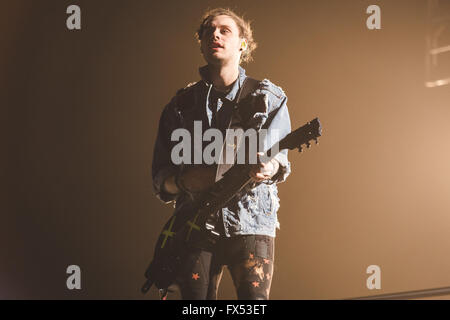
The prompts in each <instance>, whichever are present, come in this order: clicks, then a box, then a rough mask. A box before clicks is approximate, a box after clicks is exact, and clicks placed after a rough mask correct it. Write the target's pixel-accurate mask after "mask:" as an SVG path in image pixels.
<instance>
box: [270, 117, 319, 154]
mask: <svg viewBox="0 0 450 320" xmlns="http://www.w3.org/2000/svg"><path fill="white" fill-rule="evenodd" d="M321 135H322V125H321V124H320V121H319V118H315V119H313V120H311V121H309V122H308V123H306V124H305V125H304V126H302V127H300V128H298V129H297V130H295V131H292V132H291V133H289V134H288V135H287V136H286V137H284V138H283V139H282V140H281V141H280V143H279V149H280V150H282V149H289V150H294V149H298V151H299V152H302V151H303V145H304V144H305V145H306V147H307V148H309V147H310V146H311V141H313V140H314V141H315V142H316V144H318V143H319V142H318V138H319V137H320V136H321Z"/></svg>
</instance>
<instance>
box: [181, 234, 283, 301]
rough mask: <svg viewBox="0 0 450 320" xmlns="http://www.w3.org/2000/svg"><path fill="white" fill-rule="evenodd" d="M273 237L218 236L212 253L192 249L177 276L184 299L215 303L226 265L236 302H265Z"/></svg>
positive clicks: (271, 265) (271, 261)
mask: <svg viewBox="0 0 450 320" xmlns="http://www.w3.org/2000/svg"><path fill="white" fill-rule="evenodd" d="M274 240H275V239H274V238H273V237H269V236H265V235H242V236H236V237H231V238H226V237H222V238H221V239H220V240H218V241H217V243H216V244H215V245H214V247H213V248H212V250H205V249H200V248H192V250H190V252H189V254H188V258H187V260H186V261H187V263H186V265H185V267H184V268H183V270H182V271H181V272H180V274H179V275H178V277H177V284H178V286H179V288H180V292H181V296H182V299H184V300H217V291H218V288H219V283H220V280H221V278H222V273H223V268H224V266H225V265H226V266H228V269H229V270H230V274H231V277H232V279H233V283H234V286H235V288H236V292H237V297H238V299H239V300H268V299H269V293H270V286H271V283H272V275H273V265H274V243H275V242H274Z"/></svg>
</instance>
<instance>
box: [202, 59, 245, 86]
mask: <svg viewBox="0 0 450 320" xmlns="http://www.w3.org/2000/svg"><path fill="white" fill-rule="evenodd" d="M208 70H209V76H210V77H211V81H212V83H213V85H214V88H215V89H216V90H217V91H223V92H225V91H227V90H228V89H230V87H231V86H232V85H233V83H234V82H235V81H236V79H237V78H238V77H239V65H234V64H229V65H212V64H210V65H209V67H208Z"/></svg>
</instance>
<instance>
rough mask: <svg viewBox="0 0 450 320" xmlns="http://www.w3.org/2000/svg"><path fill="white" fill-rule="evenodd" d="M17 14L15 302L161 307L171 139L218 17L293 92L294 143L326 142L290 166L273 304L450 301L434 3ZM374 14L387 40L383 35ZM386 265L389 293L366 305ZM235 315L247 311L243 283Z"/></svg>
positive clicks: (11, 240) (8, 252) (10, 152)
mask: <svg viewBox="0 0 450 320" xmlns="http://www.w3.org/2000/svg"><path fill="white" fill-rule="evenodd" d="M0 3H1V6H0V12H1V13H0V15H1V17H0V26H1V28H0V30H1V31H0V36H1V39H0V43H1V46H2V48H1V50H0V55H1V56H0V58H1V59H0V63H1V64H0V68H1V69H0V70H1V78H0V81H1V89H0V90H1V92H2V93H1V101H2V102H1V105H2V109H1V119H2V125H1V136H2V149H3V151H4V156H2V157H1V158H2V160H1V161H2V171H1V175H2V176H1V181H2V182H3V183H2V184H3V187H4V192H2V201H1V202H2V209H1V210H2V211H1V223H0V226H1V227H0V228H1V229H0V231H1V232H0V243H1V248H0V249H1V250H0V261H1V262H0V298H3V299H17V298H20V299H141V298H151V299H156V298H157V293H156V290H155V289H152V291H151V292H150V294H149V295H147V296H145V297H143V296H142V295H141V294H140V292H139V289H140V286H141V285H142V283H143V280H144V278H143V272H144V270H145V268H146V267H147V264H148V262H149V260H150V258H151V255H152V252H153V246H154V243H155V241H156V238H157V236H158V233H159V231H160V228H161V227H162V225H163V223H164V222H165V221H166V220H167V219H168V217H169V215H170V213H171V208H170V206H165V205H163V204H162V203H160V202H159V201H158V200H157V199H156V197H154V195H153V194H152V188H151V176H150V167H151V160H152V152H153V144H154V140H155V135H156V128H157V124H158V120H159V115H160V112H161V110H162V108H163V107H164V105H165V104H166V103H167V102H168V101H169V99H170V98H171V96H172V95H173V94H174V93H175V91H176V90H177V89H178V88H180V87H183V86H185V85H186V84H187V83H188V82H192V81H195V80H197V79H198V73H197V68H198V67H199V66H201V65H202V64H203V60H202V58H201V56H200V51H199V48H198V45H197V43H196V42H195V40H194V37H193V35H194V31H195V30H196V27H197V24H198V22H199V18H200V15H201V13H202V12H203V11H204V10H205V9H206V8H207V7H216V6H230V7H231V8H234V9H236V10H237V11H238V12H240V13H245V14H246V16H247V17H248V18H249V19H251V20H253V27H254V35H255V38H256V40H257V41H258V42H259V48H258V49H257V50H256V52H255V55H254V56H255V61H254V62H253V63H251V64H249V65H248V66H246V69H247V72H248V74H250V75H251V76H253V77H256V78H265V77H267V78H269V79H271V80H272V81H273V82H275V83H277V84H278V85H280V86H281V87H282V88H283V89H284V90H285V91H286V93H287V95H288V97H289V101H288V106H289V108H290V113H291V119H292V126H293V127H298V126H300V125H302V124H303V123H305V122H306V121H309V120H311V119H313V118H314V117H316V116H318V117H320V119H321V121H322V124H323V128H324V130H323V137H322V139H321V143H320V145H319V146H314V147H313V148H312V149H310V150H308V152H306V153H304V154H298V153H297V152H290V153H289V156H290V160H291V162H292V167H293V172H292V174H291V176H290V177H289V178H288V181H287V182H286V183H284V184H281V185H280V197H281V201H282V202H281V208H280V212H279V219H280V222H281V230H280V231H279V232H278V236H277V245H276V259H277V260H276V268H275V275H274V279H273V285H272V293H271V298H272V299H336V298H338V299H339V298H348V297H355V296H366V295H372V294H382V293H392V292H399V291H407V290H417V289H425V288H434V287H443V286H450V274H449V273H448V270H449V269H450V258H449V255H448V252H449V250H450V239H449V236H448V234H449V232H448V230H449V228H450V217H449V214H450V196H449V195H450V192H449V191H450V169H449V163H450V148H449V147H450V126H449V124H450V123H449V116H450V103H449V98H450V94H449V88H450V87H449V86H447V87H441V88H434V89H427V88H425V86H424V81H425V64H424V62H425V36H426V1H425V0H395V1H394V0H390V1H387V0H386V1H382V0H377V1H366V0H352V1H350V0H345V1H344V0H330V1H324V0H321V1H312V0H311V1H298V0H295V1H255V0H252V1H209V0H208V1H198V0H197V1H144V0H132V1H125V0H124V1H111V0H109V1H106V0H96V1H82V0H77V1H75V0H73V1H66V0H58V1H56V0H55V1H49V0H46V1H25V0H21V1H16V0H15V1H12V0H10V1H1V2H0ZM70 4H78V5H79V6H80V7H81V12H82V30H81V31H69V30H67V28H66V17H67V14H66V13H65V12H66V8H67V6H68V5H70ZM370 4H378V5H380V7H381V10H382V30H378V31H370V30H368V29H367V28H366V25H365V21H366V18H367V14H366V13H365V11H366V8H367V7H368V6H369V5H370ZM71 264H76V265H79V266H80V267H81V271H82V290H80V291H69V290H67V288H66V278H67V277H68V275H67V274H66V268H67V266H68V265H71ZM372 264H376V265H379V266H380V267H381V270H382V280H381V285H382V289H381V290H374V291H370V290H368V289H367V288H366V278H367V277H368V275H367V274H366V268H367V267H368V266H369V265H372ZM375 291H376V292H375ZM220 297H221V298H222V299H234V298H235V294H234V291H233V288H232V285H231V279H230V277H229V276H228V274H227V273H226V274H225V278H224V279H223V282H222V286H221V288H220Z"/></svg>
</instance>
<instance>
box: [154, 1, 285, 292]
mask: <svg viewBox="0 0 450 320" xmlns="http://www.w3.org/2000/svg"><path fill="white" fill-rule="evenodd" d="M197 37H198V40H199V42H200V48H201V52H202V54H203V57H204V59H205V60H206V62H207V65H206V66H204V67H201V68H200V75H201V80H200V81H198V82H197V83H195V84H193V85H189V86H188V87H186V88H184V89H181V90H179V91H178V92H177V94H176V96H175V97H174V98H173V99H172V100H171V102H170V103H169V104H168V105H167V106H166V107H165V108H164V110H163V112H162V115H161V119H160V122H159V128H158V136H157V139H156V143H155V148H154V154H153V163H152V178H153V186H154V189H155V192H156V194H157V196H158V198H159V199H160V200H161V201H163V202H165V203H169V202H172V201H175V203H176V207H180V206H182V205H183V203H184V202H186V201H189V199H190V197H191V196H192V195H195V194H197V193H199V192H202V191H204V190H206V189H207V188H208V187H209V186H211V184H214V182H215V181H217V180H218V179H220V177H221V174H223V172H224V170H226V166H225V167H224V166H222V165H220V164H219V165H217V164H214V165H206V164H198V163H197V164H181V165H176V164H174V163H173V161H172V160H173V159H172V158H171V157H172V148H173V146H174V142H173V141H172V140H171V134H172V132H173V131H174V130H176V129H177V128H185V129H187V130H189V132H190V133H191V134H193V131H194V129H193V128H194V126H193V122H194V121H201V123H202V124H203V128H216V129H219V130H221V131H222V132H224V135H225V136H226V129H228V128H229V127H230V124H231V123H233V121H232V119H231V118H232V114H233V113H232V110H233V108H237V107H236V106H237V104H236V101H237V100H239V95H240V93H241V91H243V90H241V89H242V88H243V87H244V84H245V82H246V81H245V79H246V78H247V76H246V74H245V70H244V69H243V68H242V67H241V66H240V64H241V63H243V62H248V61H250V60H251V53H252V51H253V50H254V49H255V48H256V43H255V41H254V40H253V36H252V30H251V28H250V24H249V23H248V22H246V21H245V20H244V19H243V18H241V17H239V16H238V15H236V14H235V13H234V12H232V11H231V10H228V9H222V8H218V9H213V10H210V11H208V12H207V13H206V14H205V15H204V17H203V19H202V22H201V24H200V27H199V29H198V31H197ZM249 97H251V98H253V100H251V99H248V100H249V101H256V100H257V101H260V102H259V103H261V101H262V104H263V107H264V108H263V109H265V111H263V112H261V114H260V115H262V117H261V118H260V119H261V120H260V122H259V123H258V126H257V129H261V128H264V129H267V130H268V132H269V135H270V132H275V131H277V137H278V138H280V139H281V138H283V137H284V136H286V135H287V134H288V133H290V131H291V124H290V118H289V112H288V109H287V105H286V102H287V97H286V95H285V93H284V92H283V90H282V89H281V88H279V87H278V86H276V85H274V84H273V83H272V82H270V81H269V80H267V79H265V80H262V81H257V82H256V86H255V87H254V88H252V90H251V92H250V94H249ZM258 97H259V98H261V99H258ZM203 148H204V146H203ZM202 151H203V150H194V152H202ZM224 168H225V169H224ZM290 171H291V170H290V163H289V161H288V158H287V150H282V151H280V152H279V153H278V154H276V156H275V157H273V158H272V159H271V160H270V161H268V162H267V163H264V162H263V161H258V163H256V164H254V165H252V169H251V170H250V173H249V177H250V178H251V179H252V180H253V181H252V182H253V183H252V184H251V187H249V188H246V189H245V190H242V191H241V192H239V193H238V194H236V196H235V197H234V198H233V199H232V200H231V201H230V202H229V203H227V205H226V206H225V207H223V208H222V209H221V210H218V212H217V230H218V231H219V232H218V233H219V234H220V237H219V239H218V240H217V241H216V242H215V244H214V245H213V246H206V245H205V246H201V245H200V246H192V247H190V249H189V252H188V253H187V258H186V260H185V262H184V263H183V267H182V268H181V270H180V271H179V272H178V275H177V279H176V284H177V285H178V287H179V289H180V292H181V296H182V298H183V299H201V300H204V299H217V291H218V286H219V283H220V279H221V276H222V272H223V267H224V266H225V265H226V266H228V268H229V270H230V273H231V276H232V279H233V282H234V285H235V288H236V292H237V297H238V299H252V300H254V299H268V298H269V293H270V287H271V281H272V276H273V266H274V240H275V230H276V228H279V223H278V218H277V211H278V208H279V198H278V196H277V194H278V192H277V184H278V183H280V182H283V181H285V180H286V178H287V176H288V175H289V174H290ZM192 226H193V227H194V226H195V224H193V225H192Z"/></svg>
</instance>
